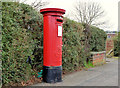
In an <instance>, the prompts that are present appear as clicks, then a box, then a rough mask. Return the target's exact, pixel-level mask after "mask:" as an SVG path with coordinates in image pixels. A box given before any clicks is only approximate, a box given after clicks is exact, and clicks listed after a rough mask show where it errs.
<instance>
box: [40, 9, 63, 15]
mask: <svg viewBox="0 0 120 88" xmlns="http://www.w3.org/2000/svg"><path fill="white" fill-rule="evenodd" d="M46 12H57V13H58V12H59V13H62V14H65V10H64V9H60V8H44V9H41V10H40V13H42V14H43V13H46Z"/></svg>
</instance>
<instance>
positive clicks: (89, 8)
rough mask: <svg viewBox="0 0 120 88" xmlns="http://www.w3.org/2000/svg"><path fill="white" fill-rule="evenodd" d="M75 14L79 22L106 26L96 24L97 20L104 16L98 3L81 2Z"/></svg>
mask: <svg viewBox="0 0 120 88" xmlns="http://www.w3.org/2000/svg"><path fill="white" fill-rule="evenodd" d="M75 13H76V14H75V17H76V18H77V20H78V22H81V23H86V24H88V25H101V24H105V22H99V23H96V20H98V19H99V18H101V17H102V16H103V15H104V10H103V9H102V7H101V6H100V4H98V3H96V2H81V1H79V2H78V3H77V4H76V6H75Z"/></svg>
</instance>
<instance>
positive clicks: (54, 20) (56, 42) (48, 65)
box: [40, 8, 65, 83]
mask: <svg viewBox="0 0 120 88" xmlns="http://www.w3.org/2000/svg"><path fill="white" fill-rule="evenodd" d="M40 13H42V14H43V17H44V36H43V38H44V40H43V81H45V82H48V83H52V82H61V81H62V30H63V28H62V23H63V16H62V15H63V14H65V10H64V9H59V8H45V9H41V10H40Z"/></svg>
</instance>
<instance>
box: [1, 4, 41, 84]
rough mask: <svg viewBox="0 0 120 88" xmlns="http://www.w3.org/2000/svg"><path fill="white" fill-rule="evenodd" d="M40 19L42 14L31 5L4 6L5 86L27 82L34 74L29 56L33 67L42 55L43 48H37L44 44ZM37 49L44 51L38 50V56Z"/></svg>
mask: <svg viewBox="0 0 120 88" xmlns="http://www.w3.org/2000/svg"><path fill="white" fill-rule="evenodd" d="M40 19H41V18H40V16H39V14H38V13H37V12H36V11H35V10H34V9H33V8H32V7H30V6H29V5H25V4H19V3H16V2H14V3H12V2H3V3H2V50H3V51H2V70H3V74H2V77H3V85H5V84H6V85H8V84H10V83H18V82H21V81H26V80H28V79H30V77H31V76H32V74H33V73H34V72H33V70H32V69H31V65H29V64H28V63H26V60H27V58H28V56H30V57H31V59H32V61H33V66H34V65H35V64H36V63H35V62H36V55H37V57H38V58H39V56H40V55H41V54H42V49H41V48H38V47H39V45H40V44H41V45H42V27H39V26H41V25H39V24H40ZM28 26H29V27H28ZM38 31H40V32H38ZM36 49H40V51H41V52H39V51H37V54H36V51H35V50H36ZM41 57H42V55H41ZM38 58H37V59H38ZM39 59H40V58H39ZM40 63H42V62H40Z"/></svg>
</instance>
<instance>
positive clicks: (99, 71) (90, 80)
mask: <svg viewBox="0 0 120 88" xmlns="http://www.w3.org/2000/svg"><path fill="white" fill-rule="evenodd" d="M32 86H118V59H115V58H107V59H106V64H104V65H101V66H96V67H94V68H89V69H88V70H87V71H86V70H82V71H79V72H74V73H71V74H69V75H65V76H64V77H63V81H62V82H59V83H51V84H50V83H44V82H43V83H39V84H35V85H32Z"/></svg>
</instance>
